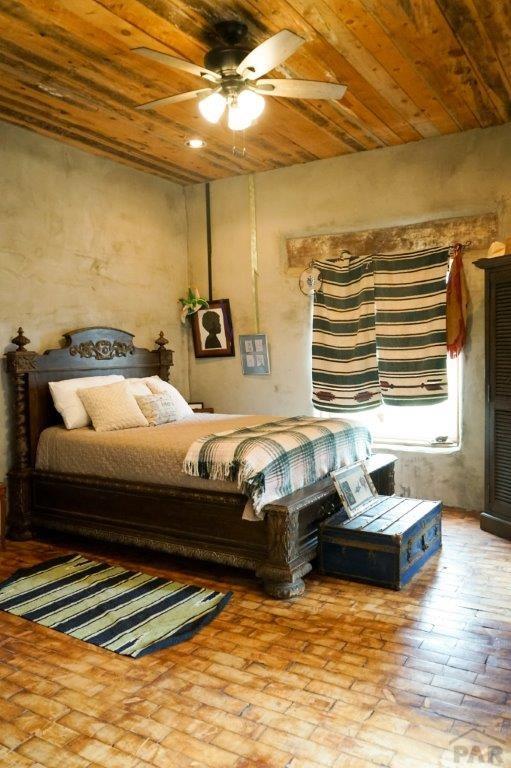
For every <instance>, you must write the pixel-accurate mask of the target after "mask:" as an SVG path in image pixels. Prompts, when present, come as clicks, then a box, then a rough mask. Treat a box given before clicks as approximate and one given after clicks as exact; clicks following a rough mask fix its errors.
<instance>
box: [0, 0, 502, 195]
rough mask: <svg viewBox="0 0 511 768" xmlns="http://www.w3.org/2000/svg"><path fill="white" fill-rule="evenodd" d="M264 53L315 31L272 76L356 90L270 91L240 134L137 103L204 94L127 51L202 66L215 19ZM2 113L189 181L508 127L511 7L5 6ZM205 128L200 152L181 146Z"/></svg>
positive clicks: (326, 3)
mask: <svg viewBox="0 0 511 768" xmlns="http://www.w3.org/2000/svg"><path fill="white" fill-rule="evenodd" d="M231 18H236V19H240V20H243V21H244V22H245V23H246V24H247V25H248V28H249V41H248V42H249V43H250V44H251V45H254V46H255V45H257V44H259V43H260V42H262V41H263V40H264V39H265V38H266V37H268V36H269V35H271V34H274V33H275V32H278V31H279V30H280V29H283V28H288V29H290V30H292V31H293V32H296V33H298V34H299V35H302V36H303V37H305V38H306V41H307V42H306V44H305V45H303V46H302V48H300V49H299V50H298V51H297V52H296V53H295V54H294V55H293V56H292V57H291V58H290V59H288V61H287V62H286V63H285V65H284V66H282V67H280V68H279V70H278V71H276V72H275V73H274V74H273V76H277V77H279V76H282V77H285V76H288V77H289V76H291V77H299V78H305V79H320V80H332V81H338V82H341V83H346V84H347V85H348V92H347V95H346V96H345V98H344V99H343V101H342V102H321V101H295V100H284V99H280V100H278V99H273V98H268V99H267V100H266V101H267V107H266V110H265V112H264V113H263V115H262V117H261V118H260V119H259V121H258V123H257V124H256V125H255V126H253V127H252V128H250V129H249V130H248V131H247V132H246V138H245V141H246V149H247V155H246V157H245V158H239V157H236V156H234V155H233V153H232V133H231V132H230V131H229V130H228V129H227V128H226V127H224V126H211V125H210V124H208V123H207V122H206V121H204V120H203V119H202V118H201V117H200V115H199V113H198V110H197V103H196V102H194V101H192V102H187V103H183V104H175V105H173V106H167V107H165V108H164V109H160V110H159V111H158V112H156V111H153V112H136V111H135V110H134V107H135V105H136V104H140V103H142V102H146V101H150V100H152V99H156V98H160V97H162V96H167V95H171V94H173V93H178V92H181V91H186V90H191V89H193V88H195V87H200V82H199V84H198V80H197V78H194V77H193V76H191V75H187V74H185V73H181V72H177V71H173V70H170V69H168V68H167V67H165V66H163V65H161V64H159V63H157V62H153V61H150V60H148V59H144V58H142V57H140V56H137V55H136V54H133V53H131V51H130V49H131V48H134V47H136V46H148V47H151V48H155V49H157V50H161V51H164V52H167V53H172V54H174V55H177V56H181V57H183V58H187V59H190V60H191V61H194V62H196V63H202V60H203V57H204V53H205V52H206V51H207V50H208V48H210V47H212V43H213V41H212V39H211V29H212V25H213V24H214V22H216V21H218V20H220V19H231ZM0 119H2V120H5V121H7V122H11V123H15V124H17V125H21V126H24V127H26V128H29V129H31V130H34V131H37V132H38V133H42V134H44V135H46V136H51V137H53V138H57V139H59V140H62V141H64V142H68V143H69V144H73V145H75V146H78V147H80V148H82V149H84V150H86V151H90V152H93V153H96V154H100V155H105V156H107V157H110V158H111V159H113V160H117V161H119V162H121V163H126V164H128V165H131V166H134V167H136V168H139V169H141V170H144V171H147V172H149V173H155V174H158V175H160V176H164V177H166V178H169V179H172V180H174V181H176V182H178V183H181V184H189V183H194V182H200V181H204V180H208V179H217V178H221V177H224V176H232V175H234V174H238V173H246V172H250V171H262V170H268V169H271V168H277V167H280V166H287V165H292V164H294V163H303V162H307V161H310V160H315V159H316V158H328V157H333V156H336V155H342V154H345V153H348V152H358V151H362V150H365V149H373V148H377V147H383V146H389V145H394V144H403V143H405V142H409V141H416V140H418V139H421V138H424V137H430V136H436V135H439V134H446V133H454V132H457V131H464V130H469V129H471V128H477V127H480V126H483V127H484V126H490V125H498V124H500V123H504V122H507V121H509V120H511V0H237V2H218V1H217V0H193V2H185V0H19V1H18V0H0ZM196 135H199V136H201V137H202V138H204V139H205V140H206V141H207V147H206V148H205V149H203V150H200V151H195V150H190V149H188V148H186V147H185V146H184V141H185V139H186V138H188V137H191V136H196Z"/></svg>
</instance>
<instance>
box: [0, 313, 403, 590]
mask: <svg viewBox="0 0 511 768" xmlns="http://www.w3.org/2000/svg"><path fill="white" fill-rule="evenodd" d="M64 339H65V344H64V345H63V346H62V347H61V348H59V349H51V350H48V351H46V352H44V353H43V354H38V353H36V352H33V351H31V350H28V349H27V346H28V344H29V340H28V339H26V338H25V337H24V335H23V332H22V330H21V329H20V331H19V333H18V336H17V337H15V338H14V339H13V344H14V345H15V347H16V349H15V350H13V351H10V352H8V353H7V368H8V371H9V373H10V375H11V376H12V380H13V385H14V399H13V407H14V419H13V424H14V448H15V464H14V466H13V468H12V469H11V471H10V472H9V515H8V526H9V528H8V530H9V535H10V537H11V538H14V539H18V540H25V539H29V538H31V537H32V536H33V535H34V534H35V535H36V534H37V533H38V532H39V531H49V530H55V531H64V532H69V533H73V534H81V535H86V536H90V537H94V538H97V539H102V540H106V541H110V542H118V543H123V544H133V545H138V546H143V547H146V548H150V549H155V550H160V551H164V552H170V553H176V554H179V555H184V556H188V557H194V558H198V559H201V560H210V561H214V562H219V563H224V564H227V565H232V566H237V567H241V568H249V569H251V570H253V571H254V572H255V573H256V575H257V576H258V577H259V578H261V579H262V581H263V585H264V589H265V590H266V592H267V593H268V594H269V595H271V596H272V597H276V598H289V597H292V596H296V595H300V594H302V593H303V591H304V588H305V585H304V582H303V576H304V575H305V574H306V573H308V572H309V571H310V569H311V561H312V560H313V559H314V558H315V556H316V552H317V536H318V525H319V523H320V521H321V520H323V519H325V518H326V517H328V516H329V515H331V514H332V513H334V512H335V511H337V510H338V509H339V499H338V497H337V494H336V492H335V489H334V486H333V483H332V481H331V479H330V478H324V479H322V480H318V481H317V482H315V483H313V484H312V485H309V486H307V487H305V488H303V489H301V490H299V491H296V492H294V493H292V494H289V495H288V496H285V497H283V498H280V499H277V500H276V501H275V502H272V503H271V504H268V505H266V507H265V509H264V511H265V516H264V520H262V521H258V522H252V521H249V520H245V519H243V516H242V515H243V510H244V508H245V505H246V501H247V499H246V497H245V496H244V495H243V494H242V493H240V491H239V490H238V489H237V488H236V486H234V484H232V483H227V482H224V483H220V484H219V483H213V482H212V481H209V480H201V479H199V478H188V481H189V482H187V481H186V480H185V479H183V477H181V478H177V477H176V476H175V475H171V476H169V477H170V482H165V481H161V478H155V477H152V478H151V479H152V482H149V481H148V479H147V477H148V475H147V473H144V471H143V470H141V472H140V474H139V475H138V476H136V477H133V476H132V475H125V474H123V473H119V472H117V473H116V472H113V471H112V472H110V473H109V476H105V471H104V469H102V472H101V474H100V473H99V472H98V469H97V467H95V465H94V461H93V459H94V456H93V454H90V455H91V457H92V460H91V461H92V463H90V464H89V465H88V470H87V469H85V472H84V468H83V466H82V467H79V466H78V464H77V462H76V461H75V463H74V464H73V462H71V463H69V462H68V464H67V465H66V463H65V462H64V463H63V464H60V465H55V464H52V463H51V461H50V454H51V451H49V449H48V444H49V443H51V442H52V436H53V450H54V453H55V446H56V445H58V444H60V445H62V444H63V443H62V442H60V443H59V440H60V438H62V437H63V435H62V432H63V429H62V427H59V426H58V425H59V423H60V417H59V416H58V414H57V413H56V411H55V409H54V407H53V403H52V400H51V396H50V393H49V388H48V382H49V381H58V380H63V379H69V378H76V377H83V376H97V375H98V374H121V375H123V376H125V377H126V378H129V377H145V376H153V375H158V376H160V377H161V378H162V379H164V380H168V378H169V371H170V367H171V366H172V365H173V353H172V351H171V350H169V349H168V348H167V344H168V342H167V340H166V339H165V338H164V336H163V333H160V335H159V337H158V339H157V340H156V345H155V347H156V348H155V349H154V350H147V349H143V348H139V347H135V345H134V343H133V334H130V333H128V332H126V331H122V330H118V329H114V328H101V327H94V328H85V329H80V330H77V331H72V332H70V333H66V334H65V335H64ZM203 418H204V417H203ZM230 418H231V419H232V418H234V417H230ZM245 418H246V417H245ZM253 418H255V419H257V418H259V419H260V418H261V417H253ZM210 419H211V422H212V423H213V424H214V423H215V422H216V423H221V421H220V420H218V421H217V420H216V419H215V418H214V417H213V418H211V417H210ZM157 429H161V428H157ZM80 431H81V430H78V432H80ZM211 431H214V429H212V430H211ZM59 432H60V437H56V435H58V434H59ZM89 432H90V431H89ZM43 433H44V434H43ZM82 437H83V435H82ZM64 438H67V439H68V440H76V439H77V438H72V437H71V436H70V435H67V436H64ZM85 439H87V438H85ZM64 443H65V439H64ZM38 448H39V458H38ZM45 452H46V453H45ZM57 453H58V451H57ZM63 453H64V454H65V453H66V451H65V450H64V451H63ZM43 454H44V456H43V458H41V456H42V455H43ZM78 455H79V452H78ZM52 460H53V459H52ZM394 461H395V458H394V457H393V456H391V455H387V454H375V455H373V456H371V457H370V458H369V460H368V462H367V464H368V468H369V471H370V473H371V476H372V478H373V482H374V483H375V485H376V488H377V490H378V492H379V493H382V494H391V493H393V490H394V474H393V472H394ZM56 466H57V468H58V471H55V467H56ZM78 470H80V471H78ZM107 474H108V473H107ZM154 480H157V482H154Z"/></svg>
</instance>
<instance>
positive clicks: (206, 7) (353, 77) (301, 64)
mask: <svg viewBox="0 0 511 768" xmlns="http://www.w3.org/2000/svg"><path fill="white" fill-rule="evenodd" d="M109 1H110V0H109ZM101 2H102V4H104V3H105V2H106V0H101ZM142 3H143V4H144V5H146V6H147V5H151V6H154V4H153V3H152V0H142ZM173 5H174V7H176V6H177V7H181V8H184V7H186V6H187V3H186V2H185V1H184V0H177V2H174V3H173ZM160 6H161V4H160ZM280 6H283V4H282V3H280V4H275V5H274V6H272V13H271V18H270V19H268V18H267V17H266V16H265V15H264V9H263V7H262V6H261V5H260V4H259V6H258V7H257V8H254V7H251V6H250V4H248V3H246V2H239V3H238V5H237V8H236V13H235V14H234V13H232V11H231V12H229V11H227V12H226V11H225V9H224V10H223V9H222V8H221V6H219V5H218V3H216V2H209V1H208V2H201V11H203V12H204V15H203V31H202V33H201V37H202V38H204V37H205V35H206V33H207V30H208V29H210V28H211V26H212V24H213V23H214V21H216V20H218V19H220V18H222V15H225V14H226V13H227V14H228V15H229V16H231V15H232V16H234V15H236V16H237V17H238V18H243V20H244V21H245V22H247V24H248V26H249V29H250V32H251V38H250V39H251V40H252V43H253V44H254V45H255V44H257V43H259V42H262V41H263V40H264V39H265V38H266V37H268V36H269V35H270V34H272V33H274V32H277V31H278V30H279V29H282V28H283V27H285V26H288V27H289V28H291V29H294V30H296V31H297V32H299V33H301V34H304V35H305V37H307V38H309V39H308V42H307V53H305V54H304V53H300V51H298V52H297V53H295V54H294V56H293V68H292V69H291V68H290V66H289V64H288V63H286V71H287V72H288V73H289V75H290V76H294V77H303V78H305V79H312V80H314V79H319V80H321V79H327V80H328V79H338V80H339V81H340V82H346V83H348V85H349V90H348V94H349V97H348V98H349V103H350V107H351V110H352V113H354V114H356V113H357V109H358V106H359V104H360V106H361V109H362V110H363V112H364V115H365V119H364V121H361V123H360V125H359V128H360V127H361V126H362V125H363V124H365V122H369V121H370V124H371V131H372V132H373V133H374V134H376V135H378V136H380V137H381V138H382V139H383V140H384V142H385V143H401V141H403V140H405V141H412V140H414V139H418V138H420V134H418V133H417V132H416V131H414V130H413V128H412V127H411V126H409V125H407V124H406V122H405V121H401V118H400V115H399V113H398V112H396V111H395V110H394V109H393V108H392V107H390V105H388V104H387V102H386V101H385V100H384V99H383V98H382V97H381V96H380V94H379V93H378V92H377V91H375V90H374V89H373V88H372V87H371V86H368V84H367V83H366V82H365V81H364V80H363V79H362V78H361V77H360V75H359V74H358V72H357V71H356V70H355V69H354V68H353V67H352V66H351V65H349V63H348V62H346V61H345V60H344V59H343V57H341V56H340V55H339V54H338V53H337V52H336V51H334V50H331V51H330V52H329V57H328V58H329V63H330V64H331V63H332V59H335V65H336V70H335V73H332V71H329V70H328V69H325V67H324V66H321V64H320V63H319V62H321V61H322V56H323V52H324V48H325V45H324V44H322V49H323V52H322V51H319V52H318V51H317V50H311V45H312V44H313V43H315V44H316V46H317V43H318V40H317V35H315V33H314V30H313V29H312V27H311V26H310V25H308V24H307V22H306V21H305V20H304V19H300V18H299V15H298V14H296V13H295V12H294V11H293V9H292V8H289V7H287V6H285V7H280ZM122 8H123V9H124V8H125V4H122ZM284 11H285V12H284ZM119 12H120V11H119ZM155 12H156V11H155ZM290 15H291V18H290ZM263 18H264V22H265V23H264V24H263V23H262V21H261V19H263ZM204 19H206V20H207V19H209V21H204ZM161 25H162V28H163V30H165V32H166V35H167V36H168V35H169V34H170V33H171V30H169V28H168V26H167V22H166V20H165V18H164V17H163V16H162V17H161ZM153 31H154V30H153ZM158 33H159V34H160V35H162V36H163V32H162V30H161V28H160V29H159V31H158ZM314 38H316V39H314ZM189 58H191V57H189ZM295 63H296V65H295ZM355 86H356V87H355ZM359 92H361V93H362V102H361V100H360V96H359V95H357V96H355V94H358V93H359ZM345 98H346V97H345ZM302 104H303V106H302V113H303V112H304V110H305V111H306V110H309V109H311V105H310V104H307V103H306V102H303V103H302ZM375 105H376V112H377V113H378V114H373V112H374V111H375V110H374V108H375ZM379 114H381V115H382V117H381V119H380V116H378V115H379ZM392 120H394V122H395V123H397V122H399V126H398V128H397V130H396V131H394V130H390V129H389V128H388V124H389V123H390V122H392ZM339 122H340V116H339V120H338V123H339ZM401 122H402V123H403V124H401ZM350 127H351V126H350V123H348V124H347V125H345V126H344V129H345V130H346V131H347V132H348V133H349V130H350ZM392 137H394V140H392Z"/></svg>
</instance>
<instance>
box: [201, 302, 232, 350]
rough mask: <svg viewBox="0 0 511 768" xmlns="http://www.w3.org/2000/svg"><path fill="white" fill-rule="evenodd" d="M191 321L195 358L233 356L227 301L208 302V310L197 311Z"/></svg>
mask: <svg viewBox="0 0 511 768" xmlns="http://www.w3.org/2000/svg"><path fill="white" fill-rule="evenodd" d="M191 320H192V335H193V348H194V351H195V357H232V356H233V355H234V354H235V351H234V337H233V333H232V320H231V307H230V304H229V299H217V300H215V301H210V302H209V306H208V308H207V309H206V308H204V309H199V311H198V312H195V314H194V315H192V318H191Z"/></svg>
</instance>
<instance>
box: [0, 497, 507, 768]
mask: <svg viewBox="0 0 511 768" xmlns="http://www.w3.org/2000/svg"><path fill="white" fill-rule="evenodd" d="M76 550H79V551H80V552H82V553H84V554H90V555H95V556H99V557H102V558H104V559H108V560H110V561H111V562H119V563H121V564H123V565H126V566H127V567H131V566H134V567H136V568H139V569H144V570H146V571H148V572H150V573H157V574H161V575H163V576H167V577H170V578H175V579H177V580H180V581H191V582H193V583H197V584H204V585H207V586H212V587H215V588H218V589H221V590H226V589H232V590H233V592H234V597H233V599H232V601H231V603H230V604H229V605H228V606H227V608H226V609H225V610H224V612H223V613H222V614H221V615H220V616H219V617H218V618H217V619H216V620H215V621H214V622H213V623H212V624H210V625H209V626H207V627H206V628H205V629H204V630H203V631H202V632H201V633H200V634H198V635H197V636H195V637H194V638H193V639H192V640H190V641H189V642H187V643H184V644H182V645H180V646H175V647H174V648H169V649H168V650H163V651H159V652H158V653H155V654H152V655H150V656H147V657H144V658H142V659H139V660H133V659H126V658H122V657H119V656H116V655H114V654H112V653H110V652H108V651H103V650H101V649H97V648H94V647H92V646H89V645H86V644H85V643H82V642H80V641H78V640H75V639H73V638H70V637H67V636H65V635H61V634H58V633H56V632H52V631H51V630H47V629H45V628H43V627H39V626H37V625H36V624H32V623H30V622H27V621H24V620H23V619H19V618H17V617H15V616H11V615H9V614H6V613H1V614H0V765H1V766H20V767H21V766H31V767H32V768H40V767H41V766H45V767H46V768H60V766H62V768H97V767H99V766H102V767H103V768H149V767H150V766H152V767H153V768H173V766H176V767H178V768H192V766H193V767H198V766H202V767H204V766H207V767H208V768H214V767H217V768H274V767H275V768H284V767H285V766H286V767H287V768H319V766H323V768H324V767H325V766H331V767H333V768H341V767H342V768H363V767H364V766H367V767H369V766H375V765H376V766H389V767H390V768H424V766H436V765H447V766H449V765H463V764H465V765H470V764H478V765H481V764H493V765H511V542H508V541H503V540H501V539H497V538H495V537H493V536H490V535H489V534H486V533H483V532H482V531H480V530H479V526H478V522H477V519H476V518H475V517H472V516H470V515H467V514H462V513H458V512H455V511H448V512H447V513H446V514H445V526H444V548H443V550H442V552H441V554H440V555H439V556H437V557H435V558H433V560H432V561H430V562H429V563H428V564H427V565H426V567H425V568H424V569H423V571H422V572H421V573H420V574H419V575H418V576H417V577H416V578H415V580H414V581H413V582H412V584H410V585H408V587H406V588H405V589H404V590H402V591H401V592H393V591H390V590H384V589H379V588H373V587H369V586H364V585H361V584H355V583H349V582H345V581H340V580H336V579H331V578H324V577H320V576H319V575H317V574H315V573H312V574H311V575H310V576H309V577H307V579H306V583H307V592H306V594H305V595H304V596H303V597H302V598H298V599H295V600H292V601H286V602H279V601H274V600H271V599H270V598H267V597H266V596H265V595H264V593H263V592H262V591H261V589H260V587H259V585H258V584H257V582H256V581H255V580H254V579H253V578H252V577H251V576H250V575H248V574H246V573H244V572H240V571H236V570H234V569H225V568H222V567H220V566H215V565H209V564H204V563H193V562H192V561H186V560H177V559H174V558H172V557H169V556H163V555H155V554H154V553H151V554H148V553H145V552H141V551H136V550H133V549H127V548H126V549H119V548H113V547H111V546H109V547H107V546H106V545H102V544H96V543H91V542H84V541H83V540H81V541H76V540H75V541H70V540H67V541H65V545H63V543H62V539H60V540H59V542H58V544H57V543H55V541H52V542H51V543H48V542H45V543H43V542H36V541H31V542H26V543H15V542H8V543H7V549H6V551H5V552H2V553H0V578H5V577H6V576H7V575H8V574H10V573H11V572H12V571H14V570H15V569H16V568H19V567H24V566H28V565H32V564H34V563H37V562H39V561H41V560H44V559H46V558H49V557H54V556H56V555H57V554H60V553H62V552H65V551H76ZM492 749H493V752H490V750H492ZM491 760H493V763H492V762H491Z"/></svg>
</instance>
